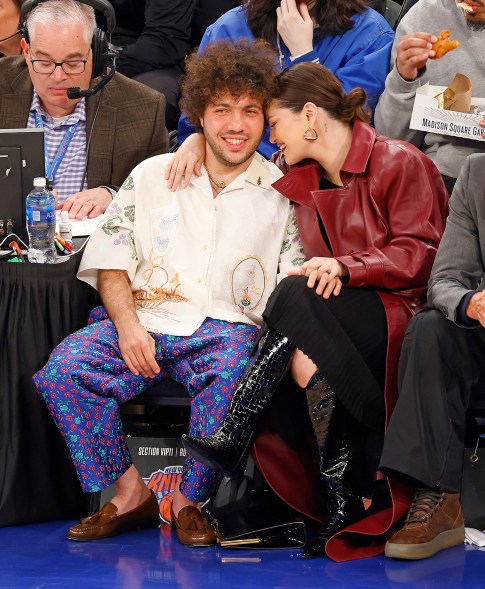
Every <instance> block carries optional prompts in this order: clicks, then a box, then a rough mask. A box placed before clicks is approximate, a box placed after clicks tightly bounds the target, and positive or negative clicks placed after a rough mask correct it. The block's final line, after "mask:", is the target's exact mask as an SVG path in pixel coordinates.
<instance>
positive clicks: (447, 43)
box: [431, 29, 460, 59]
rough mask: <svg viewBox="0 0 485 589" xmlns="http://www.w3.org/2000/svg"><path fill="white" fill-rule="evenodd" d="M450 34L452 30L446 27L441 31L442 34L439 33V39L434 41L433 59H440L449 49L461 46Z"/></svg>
mask: <svg viewBox="0 0 485 589" xmlns="http://www.w3.org/2000/svg"><path fill="white" fill-rule="evenodd" d="M450 35H451V33H450V31H447V30H446V29H445V30H443V31H440V34H439V35H438V40H437V41H436V43H433V47H432V49H433V51H434V52H435V56H434V57H432V58H431V59H440V58H441V57H443V55H446V54H447V53H448V51H452V50H453V49H456V48H457V47H459V46H460V43H459V42H458V41H452V40H451V39H450Z"/></svg>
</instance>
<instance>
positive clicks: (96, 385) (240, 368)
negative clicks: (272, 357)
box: [34, 307, 257, 501]
mask: <svg viewBox="0 0 485 589" xmlns="http://www.w3.org/2000/svg"><path fill="white" fill-rule="evenodd" d="M256 334H257V329H256V328H255V327H253V326H251V325H246V324H244V323H228V322H226V321H220V320H216V319H206V320H205V321H204V323H203V324H202V325H201V327H199V329H197V331H195V333H194V334H193V335H191V336H189V337H180V336H172V335H160V334H151V335H152V336H153V338H154V339H155V342H156V359H157V362H158V365H159V366H160V374H159V375H157V377H156V378H154V379H150V378H144V377H143V376H141V375H139V376H134V375H133V374H132V373H131V372H130V371H129V370H128V367H127V366H126V364H125V362H124V361H123V359H122V357H121V355H120V351H119V348H118V338H117V335H116V331H115V327H114V325H113V323H112V322H111V321H110V320H109V319H108V318H107V315H106V312H105V310H104V308H103V307H97V308H96V309H94V310H93V311H92V313H91V316H90V321H89V325H88V326H87V327H85V328H84V329H81V330H80V331H78V332H76V333H73V334H72V335H70V336H68V337H67V338H66V339H65V340H64V341H62V342H61V343H60V344H59V346H57V348H56V349H55V350H54V351H53V352H52V354H51V356H50V358H49V361H48V362H47V364H46V365H45V366H44V368H43V369H42V370H40V371H39V372H37V374H35V375H34V384H35V386H36V388H37V390H38V392H39V393H40V394H41V395H42V397H43V398H44V401H45V402H46V404H47V408H48V409H49V412H50V414H51V415H52V417H53V418H54V421H55V422H56V424H57V426H58V428H59V430H60V432H61V434H62V435H63V437H64V439H65V440H66V442H67V445H68V447H69V451H70V452H71V455H72V458H73V461H74V464H75V467H76V470H77V473H78V476H79V479H80V481H81V485H82V488H83V490H84V491H85V492H93V491H99V490H101V489H103V488H105V487H107V486H109V485H111V484H112V483H114V482H115V481H116V480H117V479H118V478H119V477H120V476H121V475H122V474H123V473H124V472H125V471H126V470H127V469H128V468H129V467H130V466H131V464H132V461H131V456H130V453H129V450H128V447H127V445H126V443H125V439H124V436H123V431H122V424H121V419H120V413H119V405H120V404H121V403H125V402H126V401H129V400H130V399H132V398H133V397H135V396H136V395H138V394H139V393H141V392H142V391H144V390H145V389H147V388H148V387H149V386H151V385H153V384H154V383H155V382H156V381H157V380H162V379H164V378H168V377H170V378H173V379H174V380H176V381H178V382H180V383H182V384H183V385H184V386H185V387H186V388H187V390H188V392H189V394H190V395H191V397H193V401H192V409H191V417H190V424H189V433H190V434H192V435H199V436H204V435H208V434H210V433H212V432H213V431H214V430H215V429H217V427H218V425H219V423H220V422H221V420H222V419H223V418H224V416H225V415H226V412H227V409H228V407H229V403H230V401H231V398H232V395H233V393H234V390H235V388H236V385H237V381H238V379H239V377H240V376H241V374H242V373H243V372H244V369H245V367H246V365H247V363H248V361H249V357H250V355H251V351H252V348H253V344H254V341H255V339H256ZM219 480H220V475H219V473H218V472H217V471H216V470H214V469H212V468H210V467H208V466H206V465H204V464H201V463H199V462H197V461H195V460H194V459H193V458H192V457H190V456H189V457H187V459H186V461H185V465H184V469H183V473H182V480H181V483H180V490H181V492H182V493H183V495H184V496H185V497H187V498H188V499H190V500H193V501H204V500H205V499H207V498H208V497H209V496H210V494H211V493H212V491H213V490H214V489H215V487H216V485H217V483H218V482H219Z"/></svg>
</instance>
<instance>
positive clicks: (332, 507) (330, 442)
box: [302, 372, 364, 558]
mask: <svg viewBox="0 0 485 589" xmlns="http://www.w3.org/2000/svg"><path fill="white" fill-rule="evenodd" d="M307 401H308V410H309V414H310V420H311V422H312V426H313V431H314V434H315V438H316V441H317V446H318V453H319V456H320V477H321V481H322V483H323V486H324V490H325V492H326V495H327V512H328V518H327V521H326V522H325V523H324V524H322V525H321V526H320V528H319V529H318V531H317V533H316V534H315V536H314V537H313V538H312V540H310V541H309V542H308V543H307V544H306V545H305V548H304V549H303V553H302V557H303V558H316V557H318V556H325V545H326V543H327V541H328V540H329V538H331V537H332V536H333V535H334V534H336V533H337V532H338V531H340V530H341V529H342V528H344V527H345V526H347V525H348V524H350V523H352V522H354V521H357V519H359V518H360V517H361V516H362V515H363V512H364V509H363V504H362V498H361V497H359V496H358V495H356V494H355V493H353V492H352V491H350V490H349V489H348V488H347V487H346V486H345V485H344V483H343V475H344V472H345V469H346V468H347V465H348V463H349V453H350V452H349V445H348V443H347V439H346V438H347V436H346V435H345V431H342V430H341V429H340V428H343V427H344V423H343V421H342V420H340V419H339V416H338V413H339V410H340V411H341V408H340V407H336V397H335V393H334V392H333V390H332V389H331V388H330V386H329V385H328V383H327V382H326V380H325V379H324V378H323V377H322V376H321V375H320V374H319V373H318V372H317V373H316V374H315V375H314V376H313V377H312V379H311V381H310V383H309V385H308V388H307Z"/></svg>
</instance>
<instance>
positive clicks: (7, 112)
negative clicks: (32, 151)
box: [0, 68, 34, 129]
mask: <svg viewBox="0 0 485 589" xmlns="http://www.w3.org/2000/svg"><path fill="white" fill-rule="evenodd" d="M11 87H12V93H11V94H3V96H0V129H25V127H27V122H28V120H29V112H30V105H31V104H32V96H33V93H34V88H33V86H32V82H31V81H30V76H29V72H28V70H27V68H25V69H23V70H22V71H21V73H20V74H19V75H17V77H16V78H14V79H13V80H12V82H11Z"/></svg>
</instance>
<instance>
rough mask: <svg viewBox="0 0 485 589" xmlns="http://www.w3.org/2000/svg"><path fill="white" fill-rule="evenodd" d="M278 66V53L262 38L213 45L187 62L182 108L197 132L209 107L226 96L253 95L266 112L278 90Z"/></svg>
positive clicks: (216, 42) (183, 83)
mask: <svg viewBox="0 0 485 589" xmlns="http://www.w3.org/2000/svg"><path fill="white" fill-rule="evenodd" d="M275 64H276V53H275V52H274V50H273V49H272V47H271V46H270V45H269V44H268V43H267V42H266V41H263V40H261V39H260V40H257V41H255V42H251V41H249V40H247V39H242V40H241V41H239V42H238V43H234V42H232V41H215V42H214V43H209V44H208V45H207V46H206V47H205V48H204V50H203V52H202V53H197V51H195V52H194V53H192V54H191V55H189V57H187V59H186V75H185V77H184V78H183V80H182V85H181V89H182V98H181V100H180V108H181V109H182V111H183V112H185V113H186V114H187V118H188V120H189V122H190V123H191V124H192V125H195V127H196V128H197V129H200V118H201V117H202V116H203V115H204V112H205V109H206V107H207V106H208V105H209V104H210V103H211V102H214V101H215V100H217V98H218V97H220V96H223V95H224V94H226V93H229V94H231V95H232V96H235V97H240V96H244V95H246V94H249V96H252V97H253V98H255V99H257V100H260V101H261V105H262V108H263V111H264V110H266V107H267V106H268V104H269V102H270V100H271V98H272V97H273V95H274V93H275V91H276V69H275Z"/></svg>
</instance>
